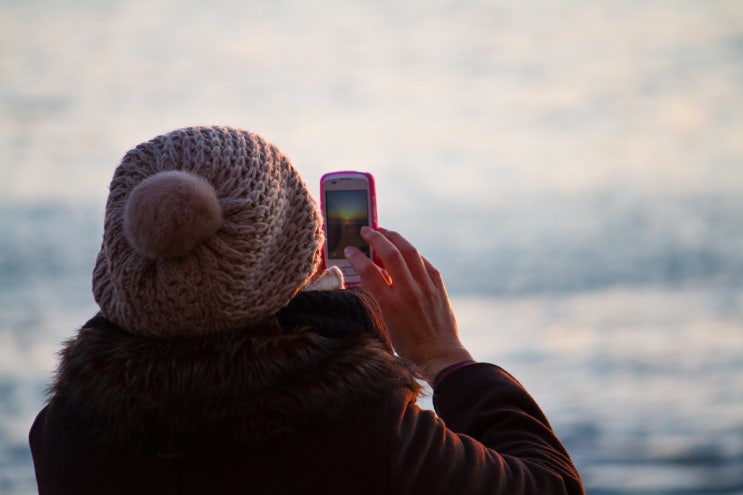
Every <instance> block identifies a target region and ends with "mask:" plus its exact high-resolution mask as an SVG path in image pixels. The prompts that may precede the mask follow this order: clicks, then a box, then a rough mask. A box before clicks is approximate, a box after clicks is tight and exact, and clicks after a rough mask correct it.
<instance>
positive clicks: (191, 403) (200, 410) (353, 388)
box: [50, 290, 420, 455]
mask: <svg viewBox="0 0 743 495" xmlns="http://www.w3.org/2000/svg"><path fill="white" fill-rule="evenodd" d="M385 335H386V332H385V330H384V327H383V324H382V323H381V318H379V313H378V308H377V307H376V306H375V305H374V304H373V301H372V300H371V298H369V297H368V296H366V295H365V293H363V291H360V290H347V291H329V292H302V293H300V294H298V295H297V296H296V297H295V299H294V300H293V301H292V302H291V303H290V304H289V306H287V307H286V308H284V309H283V310H281V311H280V312H279V314H278V315H277V316H276V318H274V319H272V320H269V321H265V322H261V323H259V324H256V325H253V326H251V327H249V328H246V329H244V330H243V331H237V332H230V333H222V334H216V335H207V336H199V337H144V336H138V335H134V334H130V333H128V332H126V331H125V330H123V329H121V328H118V327H116V326H115V325H114V324H113V323H111V322H109V321H108V320H106V319H105V318H103V317H102V316H97V317H95V318H93V319H92V320H91V321H89V322H88V323H87V324H86V325H85V326H84V327H83V328H82V329H81V330H80V331H79V333H78V334H77V336H76V337H75V338H73V339H72V340H70V341H68V342H67V343H66V344H65V347H64V348H63V350H62V352H61V362H60V366H59V369H58V373H57V377H56V380H55V383H54V384H53V386H52V388H51V394H52V395H51V400H50V408H51V409H52V410H53V411H54V413H55V414H59V415H60V417H62V418H64V420H65V421H66V422H69V423H71V424H72V425H73V428H74V429H75V430H76V433H75V434H77V435H82V436H84V437H86V438H88V439H90V440H94V441H96V442H101V443H104V444H106V445H109V446H112V447H115V448H118V449H124V450H133V451H136V452H140V453H144V452H150V453H158V454H161V455H163V454H165V455H181V454H187V453H189V452H191V453H193V452H197V451H199V450H201V449H204V448H209V447H210V446H220V447H221V448H228V449H229V448H240V447H243V448H244V447H246V446H251V445H260V444H261V443H264V442H267V441H271V440H275V439H277V438H279V437H281V436H284V435H290V434H294V433H298V432H301V431H302V430H305V429H307V428H308V427H310V426H313V425H317V424H318V423H320V424H322V423H325V422H332V421H335V420H338V419H340V418H342V417H343V416H345V415H348V414H350V413H352V412H354V411H356V410H358V409H359V408H362V407H364V405H365V404H369V403H371V402H374V401H377V400H381V398H382V397H383V396H384V395H386V394H389V393H390V392H391V391H394V390H402V391H403V393H405V394H408V395H409V396H410V397H411V398H412V397H414V396H415V395H416V394H418V393H419V392H420V385H419V384H418V382H417V378H418V376H417V375H416V373H415V371H413V369H412V368H411V367H409V366H408V365H407V364H405V363H404V362H402V361H401V360H400V359H398V358H397V357H395V356H394V355H393V353H392V352H391V347H390V346H389V343H388V341H387V340H386V338H385Z"/></svg>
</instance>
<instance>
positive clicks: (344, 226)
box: [325, 189, 369, 259]
mask: <svg viewBox="0 0 743 495" xmlns="http://www.w3.org/2000/svg"><path fill="white" fill-rule="evenodd" d="M325 204H326V210H327V227H326V235H327V239H326V242H327V245H328V258H329V259H342V258H344V257H345V256H344V255H343V250H344V249H345V248H346V246H354V247H357V248H359V249H360V250H361V252H363V253H364V254H366V255H367V256H369V244H368V243H367V242H366V241H365V240H364V239H362V238H361V227H363V226H364V225H369V199H368V192H367V191H366V190H363V189H351V190H342V191H333V190H330V191H325Z"/></svg>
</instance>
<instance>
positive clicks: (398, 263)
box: [361, 227, 412, 283]
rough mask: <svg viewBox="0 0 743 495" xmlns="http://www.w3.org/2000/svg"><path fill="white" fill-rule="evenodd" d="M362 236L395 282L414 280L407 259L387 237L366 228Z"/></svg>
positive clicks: (362, 230) (362, 231)
mask: <svg viewBox="0 0 743 495" xmlns="http://www.w3.org/2000/svg"><path fill="white" fill-rule="evenodd" d="M361 236H362V237H363V238H364V240H366V242H368V243H369V245H370V246H371V247H372V249H373V250H374V253H375V255H376V256H377V257H378V258H379V259H380V260H381V261H382V265H383V266H384V268H385V270H387V273H389V275H390V277H392V280H393V281H395V280H397V281H398V282H401V281H406V282H407V283H409V282H410V281H411V280H412V276H411V274H410V270H408V266H407V262H406V260H405V258H404V257H403V255H402V253H400V250H399V249H398V248H397V246H395V245H394V244H393V243H392V241H390V240H389V239H388V238H387V236H386V235H384V234H382V233H381V232H377V231H375V230H372V229H370V228H368V227H364V228H362V229H361Z"/></svg>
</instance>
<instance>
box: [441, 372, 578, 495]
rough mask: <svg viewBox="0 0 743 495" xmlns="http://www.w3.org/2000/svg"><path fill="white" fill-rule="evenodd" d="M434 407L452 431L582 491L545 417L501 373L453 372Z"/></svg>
mask: <svg viewBox="0 0 743 495" xmlns="http://www.w3.org/2000/svg"><path fill="white" fill-rule="evenodd" d="M433 403H434V408H435V409H436V412H437V414H438V415H439V417H441V418H442V419H443V420H444V421H445V422H446V425H447V427H448V428H450V429H451V430H453V431H454V432H456V433H461V434H465V435H468V436H470V437H472V438H475V439H476V440H478V441H479V442H480V443H482V444H483V445H484V446H485V447H487V448H489V449H492V450H493V451H495V452H497V453H498V454H500V455H502V456H506V457H512V458H514V459H517V460H518V461H519V462H522V463H524V464H525V465H528V466H534V469H542V470H547V471H551V472H554V473H559V475H560V476H562V478H563V480H564V482H565V486H566V488H567V489H568V491H567V493H570V494H582V493H584V492H583V487H582V483H581V481H580V476H579V474H578V472H577V470H576V468H575V466H574V465H573V462H572V460H571V459H570V456H569V454H568V453H567V451H566V450H565V448H564V446H563V445H562V443H561V442H560V441H559V439H558V438H557V436H556V435H555V433H554V431H553V430H552V428H551V426H550V425H549V422H548V421H547V418H546V417H545V415H544V413H543V412H542V410H541V409H540V408H539V406H538V405H537V403H536V402H535V401H534V399H533V398H532V397H531V396H530V395H529V393H528V392H527V391H526V390H525V389H524V387H523V386H522V385H521V384H520V383H518V381H517V380H516V379H515V378H513V377H512V376H511V375H509V374H508V373H507V372H506V371H504V370H503V369H501V368H499V367H497V366H494V365H491V364H486V363H480V364H473V365H471V366H467V367H464V368H461V369H458V370H456V371H454V372H453V373H451V374H450V375H448V376H447V377H445V378H444V379H443V381H441V382H440V383H439V384H438V386H437V387H436V388H435V390H434V397H433Z"/></svg>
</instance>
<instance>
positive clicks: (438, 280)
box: [421, 256, 444, 287]
mask: <svg viewBox="0 0 743 495" xmlns="http://www.w3.org/2000/svg"><path fill="white" fill-rule="evenodd" d="M421 259H422V260H423V265H424V266H425V269H426V272H427V273H428V276H429V277H430V279H431V281H432V282H433V283H434V285H436V286H437V287H443V286H444V277H443V276H442V275H441V272H440V271H439V270H438V268H436V267H435V266H433V265H432V264H431V262H430V261H428V259H427V258H426V257H424V256H421Z"/></svg>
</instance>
